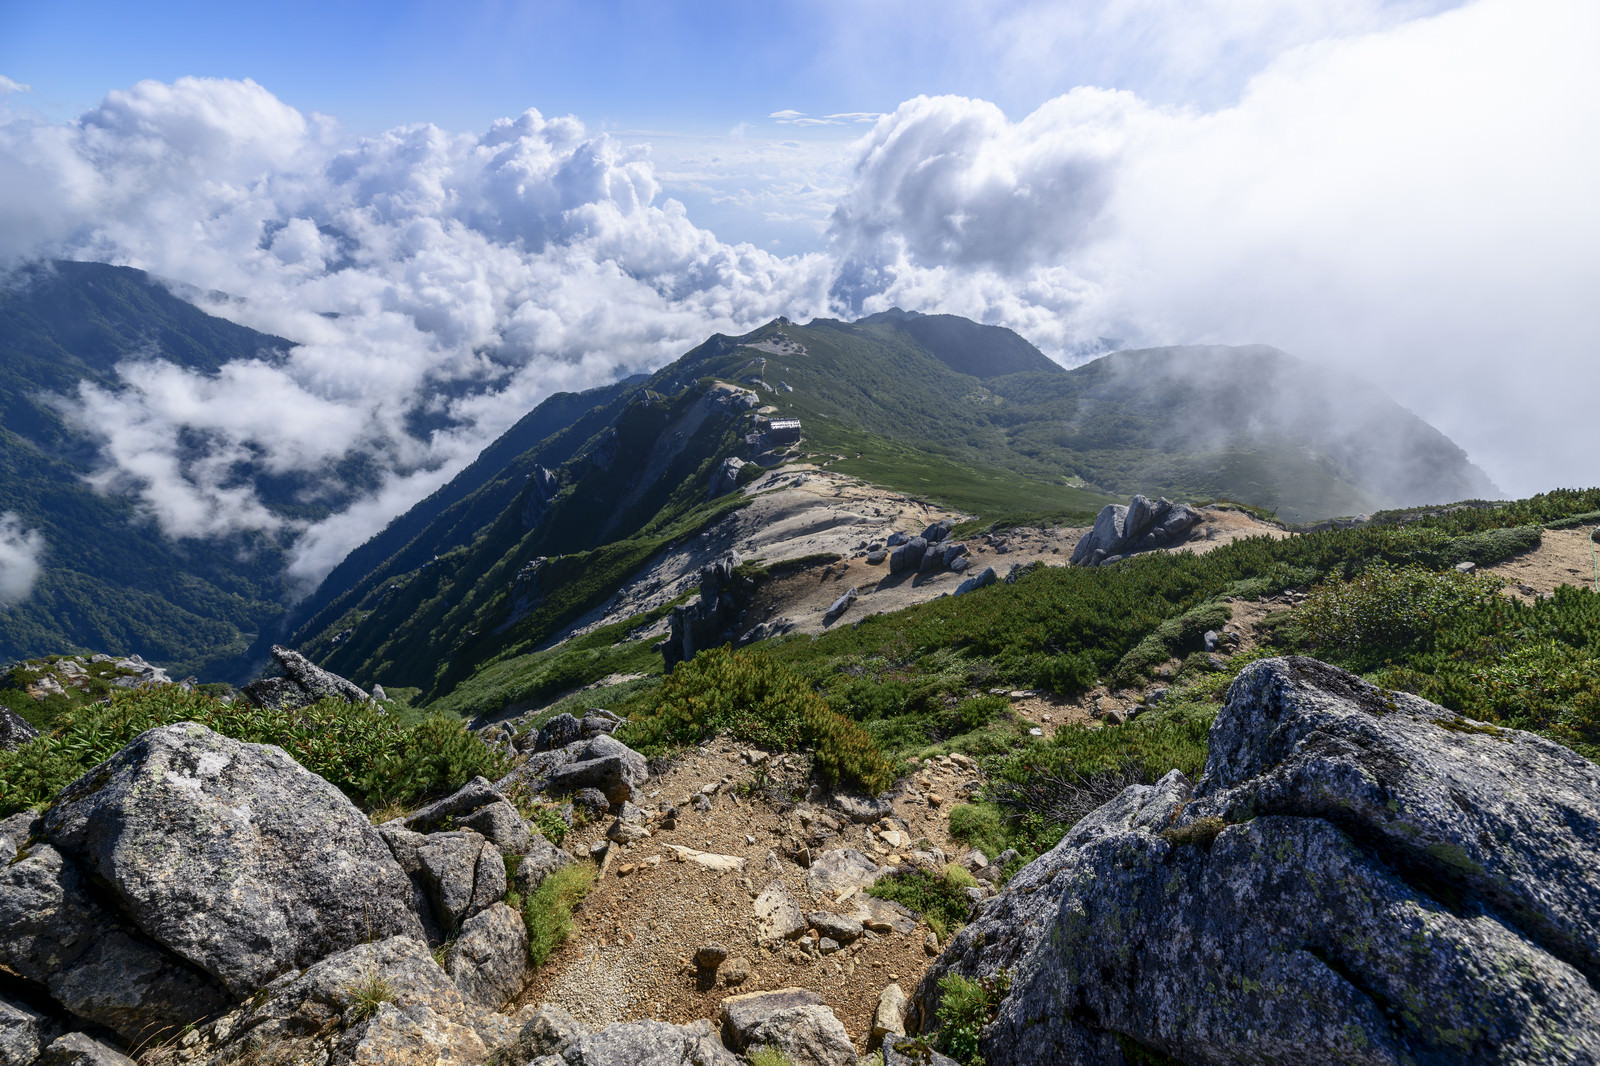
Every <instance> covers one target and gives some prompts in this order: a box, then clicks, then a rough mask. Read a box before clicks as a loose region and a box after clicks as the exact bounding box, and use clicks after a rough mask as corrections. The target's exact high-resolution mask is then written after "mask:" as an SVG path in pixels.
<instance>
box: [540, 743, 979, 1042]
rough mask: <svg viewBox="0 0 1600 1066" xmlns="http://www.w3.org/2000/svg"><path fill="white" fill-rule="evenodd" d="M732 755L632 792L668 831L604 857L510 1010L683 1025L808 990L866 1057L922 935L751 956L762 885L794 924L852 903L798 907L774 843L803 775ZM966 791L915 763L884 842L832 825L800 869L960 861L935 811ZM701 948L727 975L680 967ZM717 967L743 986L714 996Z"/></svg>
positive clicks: (796, 830)
mask: <svg viewBox="0 0 1600 1066" xmlns="http://www.w3.org/2000/svg"><path fill="white" fill-rule="evenodd" d="M745 750H746V749H744V748H742V747H740V746H737V745H734V744H732V743H730V742H729V741H727V740H726V739H724V738H718V739H715V740H712V741H709V742H707V743H706V744H704V745H702V746H701V747H699V748H697V749H693V750H691V751H690V752H688V753H687V754H685V755H684V756H683V757H682V758H680V759H679V760H677V761H676V762H675V763H674V764H673V765H672V766H671V767H670V768H669V769H667V770H666V771H665V772H664V773H663V774H662V776H660V777H658V778H655V779H652V780H651V781H650V782H649V783H648V785H647V787H646V794H647V796H649V797H651V798H650V799H649V800H648V802H649V803H650V804H651V806H652V807H654V806H656V805H659V804H660V803H662V802H666V803H670V804H672V805H675V806H676V807H677V808H678V815H677V825H676V827H675V828H674V829H671V830H665V829H661V828H660V824H661V823H660V822H659V821H658V822H656V823H654V824H653V825H652V827H651V828H652V833H653V835H652V836H651V837H650V838H649V839H647V840H642V841H639V842H638V843H635V844H631V845H626V846H624V845H618V844H612V845H611V847H610V851H609V853H608V854H607V856H606V858H605V859H604V861H603V864H602V865H601V874H600V877H599V878H598V880H597V881H596V882H595V886H594V888H593V890H592V891H591V892H590V894H589V896H588V897H587V898H586V899H585V900H584V901H583V903H582V904H580V906H579V907H578V909H577V911H576V913H575V915H574V917H575V921H576V929H575V931H574V933H573V935H572V937H571V938H570V939H569V940H568V941H567V943H566V944H565V945H563V946H562V947H561V948H560V949H559V950H558V952H557V953H556V954H555V955H554V956H553V957H552V958H551V960H550V961H549V962H548V963H547V964H546V965H545V966H544V967H543V968H542V969H541V971H540V972H539V973H538V975H537V976H536V977H535V979H534V981H533V982H532V983H531V984H530V985H529V986H528V988H527V989H526V990H525V991H524V993H523V995H522V997H521V998H520V999H519V1000H518V1002H517V1003H516V1004H513V1008H511V1009H514V1008H515V1007H516V1006H520V1005H521V1004H524V1003H553V1004H557V1005H559V1006H561V1007H564V1008H565V1009H567V1010H568V1011H570V1012H572V1014H573V1015H574V1016H575V1017H577V1018H579V1019H580V1020H582V1021H584V1022H585V1023H587V1024H590V1025H603V1024H607V1023H610V1022H614V1021H628V1020H633V1019H639V1018H656V1019H660V1020H663V1021H671V1022H675V1023H683V1022H687V1021H692V1020H694V1019H696V1018H714V1016H715V1014H716V1011H717V1006H718V1004H719V1003H720V1002H721V1001H722V999H723V998H725V997H727V996H730V995H735V994H739V993H743V992H751V991H756V990H766V989H775V988H789V987H799V988H808V989H811V990H813V991H815V992H817V993H818V994H819V995H821V996H822V997H823V998H824V1000H826V1002H827V1004H828V1005H829V1006H830V1007H831V1008H832V1009H833V1011H834V1014H835V1015H836V1016H837V1017H838V1018H839V1020H840V1021H841V1022H843V1023H844V1026H845V1028H846V1029H847V1030H848V1031H849V1033H850V1035H851V1038H852V1039H853V1040H854V1041H855V1043H856V1047H857V1050H858V1051H860V1052H862V1053H865V1052H866V1044H867V1038H868V1036H869V1035H870V1032H871V1026H872V1016H873V1012H874V1011H875V1010H876V1009H877V1005H878V996H879V994H880V993H881V992H882V991H883V988H884V987H885V986H886V985H887V984H889V983H890V982H893V981H897V982H899V984H900V987H901V988H902V989H903V990H904V991H906V992H907V993H909V992H910V991H911V989H912V988H913V987H914V986H915V984H916V982H917V981H918V980H920V979H921V977H922V974H923V972H924V971H925V970H926V969H927V967H928V964H929V962H931V957H930V956H929V955H928V954H927V952H926V950H925V949H924V938H925V937H926V936H927V934H928V933H929V931H930V930H929V929H928V927H927V926H926V925H925V924H924V923H921V922H918V923H917V926H916V928H915V930H914V931H911V932H904V933H885V934H876V933H871V932H868V933H866V934H865V935H864V936H863V937H862V938H861V939H860V940H858V941H856V942H855V943H854V944H852V945H849V946H847V947H845V948H843V949H842V950H840V951H838V952H836V953H833V954H830V955H826V956H824V955H821V954H819V953H817V952H813V951H808V950H805V949H804V947H803V946H802V945H801V944H800V943H799V942H798V941H795V942H790V941H781V940H780V941H777V942H775V943H767V944H762V943H760V942H759V940H758V936H757V919H756V915H755V911H754V908H753V902H754V900H755V898H756V896H757V895H758V894H759V893H760V892H761V891H762V890H763V889H764V888H765V887H766V886H767V885H769V884H771V883H772V882H775V881H776V882H780V883H782V884H783V885H785V886H786V887H787V888H788V889H789V891H790V892H791V893H792V894H793V895H794V897H795V899H796V900H797V901H798V902H799V903H800V906H801V909H802V910H803V911H805V912H806V913H810V912H812V911H818V910H826V911H833V912H836V913H848V911H849V910H850V905H851V903H852V902H853V900H848V899H847V900H846V901H840V900H838V899H836V898H834V897H831V896H819V895H816V894H814V893H812V892H810V891H809V890H808V889H807V887H806V871H805V869H803V868H802V867H801V866H799V865H798V864H797V863H796V862H794V861H792V860H791V859H788V858H785V857H783V856H784V854H785V847H784V843H785V840H786V838H794V837H796V836H798V835H799V834H800V833H801V832H803V829H802V826H801V823H800V821H799V814H798V810H797V808H796V806H795V800H796V798H797V794H800V793H803V792H804V791H805V789H806V788H807V784H808V781H807V779H808V776H809V766H808V765H807V763H806V760H805V759H803V758H802V757H800V756H794V755H790V756H787V757H783V758H782V759H781V761H779V760H776V759H775V760H773V761H771V762H768V763H766V764H765V765H763V766H757V765H754V764H752V763H751V762H750V761H749V759H748V758H747V757H746V755H745ZM976 780H977V772H976V769H975V767H974V768H972V769H967V768H964V767H962V766H961V765H958V764H957V762H956V761H955V760H952V759H949V758H945V759H943V760H930V761H929V762H928V763H927V764H925V765H924V766H921V767H919V769H918V771H917V773H915V774H913V775H912V777H910V778H908V779H905V780H903V781H902V782H900V783H899V785H898V786H897V789H896V791H895V792H894V793H893V803H894V808H895V817H896V818H897V819H899V823H898V824H897V825H896V827H895V829H894V830H892V831H891V832H898V833H899V834H900V836H899V837H898V838H896V837H894V836H891V835H890V833H886V832H884V831H883V830H882V828H881V826H863V825H850V824H848V823H846V824H843V825H841V827H840V829H839V830H838V832H837V833H836V834H835V835H834V836H833V837H831V838H830V839H829V840H827V841H825V842H824V843H822V844H821V845H820V846H816V847H813V848H812V854H820V853H821V852H822V851H823V850H827V849H831V848H845V847H851V848H856V849H858V850H860V851H862V852H865V853H866V854H867V855H869V856H871V857H873V858H874V859H875V861H876V862H878V863H879V864H880V865H889V866H892V865H899V864H901V863H904V862H906V861H908V857H909V854H910V852H911V850H912V845H913V844H918V845H921V846H924V847H925V846H926V845H928V844H932V845H935V846H938V847H940V848H942V849H944V850H945V851H946V852H947V853H948V854H949V855H950V856H951V857H952V858H954V857H956V856H958V855H960V854H961V853H962V852H963V851H964V850H965V849H964V847H963V846H962V845H960V844H959V843H958V842H956V841H954V840H953V839H952V838H951V837H950V834H949V820H948V812H949V809H950V807H951V805H952V804H953V803H955V802H957V801H958V799H959V798H960V797H963V796H965V795H966V792H967V790H968V789H969V788H970V787H972V786H973V785H974V784H975V783H976ZM708 786H715V787H714V789H713V794H712V796H711V808H710V810H708V811H700V810H696V809H695V808H694V807H693V806H692V805H691V797H692V796H693V795H694V794H695V793H699V792H702V791H703V790H705V789H706V788H707V787H708ZM798 798H799V800H800V808H803V809H807V810H810V811H822V810H823V809H824V808H825V806H826V802H827V800H826V797H825V796H813V797H812V798H811V802H809V803H808V802H806V800H805V797H804V796H803V795H800V796H798ZM834 813H835V814H836V812H834ZM902 826H903V828H902ZM604 829H605V824H604V823H595V824H591V825H588V826H583V827H580V828H579V829H578V830H576V831H575V833H574V835H573V837H572V838H569V839H568V840H567V841H566V845H567V847H568V849H569V850H575V851H579V852H580V853H581V850H582V849H581V847H580V845H583V844H589V843H598V842H599V841H600V840H601V839H602V836H603V832H604ZM668 845H682V846H686V847H689V848H693V849H695V850H696V851H701V852H708V853H712V854H716V855H725V856H733V857H735V858H737V859H741V860H743V868H742V869H738V870H729V871H719V870H712V869H707V868H705V867H703V866H700V865H698V864H696V863H694V862H692V861H680V860H679V859H678V858H677V857H676V854H675V853H674V852H673V851H672V850H671V848H669V847H668ZM580 861H590V860H586V859H580ZM713 942H716V943H720V944H722V945H724V946H726V947H727V949H728V951H729V953H730V961H729V962H728V963H724V964H723V966H722V967H721V968H719V970H718V971H716V972H708V971H706V970H703V969H702V968H700V967H699V966H697V965H696V964H695V962H694V955H695V953H696V952H697V951H698V949H699V948H700V947H701V946H703V945H705V944H709V943H713ZM733 959H744V960H746V961H747V962H748V963H749V964H750V965H751V967H752V970H753V973H752V975H751V976H750V978H749V979H748V980H747V981H745V982H743V983H741V984H739V985H737V986H736V987H726V986H725V985H724V984H723V983H722V981H721V979H720V975H721V974H722V973H723V971H726V970H728V969H729V968H730V966H731V965H732V960H733Z"/></svg>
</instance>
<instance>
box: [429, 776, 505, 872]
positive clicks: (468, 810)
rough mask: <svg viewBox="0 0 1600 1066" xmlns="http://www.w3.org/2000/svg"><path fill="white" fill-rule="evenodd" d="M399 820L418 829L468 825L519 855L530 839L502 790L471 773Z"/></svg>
mask: <svg viewBox="0 0 1600 1066" xmlns="http://www.w3.org/2000/svg"><path fill="white" fill-rule="evenodd" d="M399 824H400V825H402V826H404V827H405V828H407V829H411V830H414V831H416V832H419V833H431V832H433V831H434V830H436V829H440V828H451V829H471V830H474V831H475V832H478V833H481V834H482V835H483V836H485V837H487V838H488V839H489V840H492V841H493V842H494V845H495V847H497V848H499V849H500V851H501V852H502V853H503V854H506V855H521V854H522V853H523V852H524V851H526V850H527V849H528V844H529V841H530V839H531V834H530V832H529V830H528V825H527V823H526V822H524V821H523V820H522V815H520V814H518V813H517V809H516V808H515V807H513V806H512V805H511V803H510V801H508V800H507V799H506V797H505V794H504V793H503V792H501V791H500V790H499V789H498V788H496V787H495V786H494V785H492V784H490V783H489V781H488V780H487V779H485V778H482V777H474V778H473V779H472V780H471V781H468V782H467V783H466V784H465V785H462V786H461V787H460V788H459V789H457V790H456V791H455V792H453V793H451V794H450V795H448V796H446V797H444V798H443V799H441V800H435V801H434V802H433V803H430V804H428V805H427V806H426V807H423V808H421V809H419V810H416V811H413V812H412V813H411V814H408V815H406V816H405V817H404V818H401V819H399Z"/></svg>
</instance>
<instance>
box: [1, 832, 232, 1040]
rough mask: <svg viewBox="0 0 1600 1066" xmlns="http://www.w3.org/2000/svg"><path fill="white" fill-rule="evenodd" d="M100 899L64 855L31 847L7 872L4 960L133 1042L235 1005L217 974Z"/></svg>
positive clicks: (42, 844) (75, 1010) (58, 999)
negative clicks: (158, 941) (189, 961)
mask: <svg viewBox="0 0 1600 1066" xmlns="http://www.w3.org/2000/svg"><path fill="white" fill-rule="evenodd" d="M97 894H98V893H97V892H96V890H95V889H94V887H93V886H92V884H91V883H90V878H89V877H87V876H85V875H84V873H83V872H82V871H81V870H80V869H79V868H78V866H77V865H76V864H75V863H73V862H71V861H70V860H68V859H67V858H66V857H64V856H63V855H62V854H61V852H59V851H58V850H57V849H55V848H54V847H51V846H50V845H49V844H48V843H46V842H44V841H39V840H34V841H31V842H25V846H24V847H23V849H22V850H21V851H20V852H18V854H17V855H16V856H15V857H14V858H13V859H12V860H11V861H9V862H7V863H6V864H5V865H4V866H0V930H4V935H3V936H0V964H3V965H4V966H6V967H7V968H9V969H10V970H11V971H12V972H13V973H15V974H16V975H17V976H18V977H21V978H23V979H24V980H25V981H27V982H30V983H31V984H32V985H33V986H34V987H35V988H36V989H42V990H44V991H47V992H48V993H49V994H50V996H51V998H52V999H54V1000H55V1001H56V1002H57V1003H59V1004H60V1005H61V1006H62V1007H64V1008H66V1009H67V1010H68V1011H70V1012H72V1013H73V1014H75V1015H77V1016H78V1017H79V1018H82V1019H85V1020H86V1021H90V1022H94V1023H96V1024H98V1025H103V1026H106V1027H107V1028H109V1029H111V1030H113V1031H115V1032H116V1033H117V1034H118V1035H120V1036H122V1037H123V1038H124V1039H126V1040H129V1041H136V1040H139V1039H141V1038H142V1037H146V1036H148V1035H150V1034H151V1033H153V1032H157V1031H159V1030H162V1029H165V1028H176V1027H178V1026H182V1025H184V1024H185V1023H187V1022H189V1021H192V1020H193V1019H195V1018H196V1017H199V1016H200V1015H202V1014H205V1013H207V1012H209V1011H212V1010H216V1009H218V1008H220V1007H222V1006H223V1005H225V1004H226V1003H227V1001H228V1000H227V996H226V995H225V994H224V993H223V991H222V989H221V988H220V987H219V986H218V985H217V983H216V982H215V981H214V980H212V978H211V977H210V976H209V975H207V974H204V973H201V972H200V971H199V970H197V969H195V968H194V967H192V966H189V965H186V964H185V963H184V962H182V961H181V960H179V959H177V958H174V957H173V956H171V955H169V954H168V953H167V952H165V951H162V950H161V948H160V947H159V946H157V945H155V944H153V943H151V942H150V941H149V940H148V939H146V938H145V937H143V936H141V935H140V934H139V933H138V932H137V931H136V930H134V929H133V928H131V927H130V926H128V925H127V924H126V923H125V922H123V921H122V920H121V919H120V918H119V917H117V916H116V915H115V914H113V913H112V912H111V911H110V910H109V909H107V908H106V907H104V906H102V905H101V904H100V903H99V902H98V901H97V900H96V898H95V897H96V895H97ZM197 917H203V916H197Z"/></svg>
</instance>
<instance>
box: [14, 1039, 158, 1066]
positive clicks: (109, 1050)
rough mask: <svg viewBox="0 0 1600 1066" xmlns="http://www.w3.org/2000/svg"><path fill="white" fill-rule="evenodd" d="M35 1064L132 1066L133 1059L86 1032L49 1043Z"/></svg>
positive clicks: (57, 1065) (52, 1065)
mask: <svg viewBox="0 0 1600 1066" xmlns="http://www.w3.org/2000/svg"><path fill="white" fill-rule="evenodd" d="M34 1062H35V1063H36V1066H134V1064H133V1060H132V1059H130V1058H128V1056H126V1055H124V1054H123V1053H122V1052H120V1051H118V1050H117V1049H116V1048H113V1047H109V1046H107V1045H105V1044H102V1043H101V1042H100V1041H98V1040H96V1039H95V1038H94V1037H92V1036H90V1035H88V1034H87V1033H68V1034H67V1035H66V1036H63V1037H60V1038H58V1039H56V1040H54V1041H52V1042H51V1043H50V1046H49V1047H47V1048H45V1049H44V1051H43V1053H41V1054H40V1055H39V1057H38V1058H37V1059H35V1060H34Z"/></svg>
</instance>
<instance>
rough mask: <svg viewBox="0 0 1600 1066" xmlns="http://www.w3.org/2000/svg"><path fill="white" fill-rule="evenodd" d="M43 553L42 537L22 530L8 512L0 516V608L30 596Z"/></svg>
mask: <svg viewBox="0 0 1600 1066" xmlns="http://www.w3.org/2000/svg"><path fill="white" fill-rule="evenodd" d="M44 551H45V541H44V536H43V534H41V533H40V532H39V531H38V530H36V529H27V528H25V527H24V526H23V524H22V519H21V518H19V517H18V516H17V515H15V514H13V513H12V512H10V511H5V512H3V513H0V607H6V606H10V605H11V604H14V603H20V602H21V601H23V600H25V599H27V598H28V596H29V594H30V593H32V592H33V586H34V583H35V582H36V581H38V580H39V571H40V570H41V569H42V568H43V567H42V564H41V562H40V560H41V559H42V558H43V557H44Z"/></svg>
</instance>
